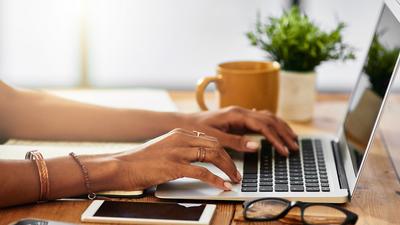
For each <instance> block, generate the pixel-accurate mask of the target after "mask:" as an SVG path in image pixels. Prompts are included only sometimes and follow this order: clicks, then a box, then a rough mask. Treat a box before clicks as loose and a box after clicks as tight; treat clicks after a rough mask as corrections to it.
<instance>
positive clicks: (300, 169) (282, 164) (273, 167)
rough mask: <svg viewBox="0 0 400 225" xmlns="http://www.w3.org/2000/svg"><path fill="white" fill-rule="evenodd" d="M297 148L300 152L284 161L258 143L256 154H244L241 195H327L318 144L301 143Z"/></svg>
mask: <svg viewBox="0 0 400 225" xmlns="http://www.w3.org/2000/svg"><path fill="white" fill-rule="evenodd" d="M300 145H301V151H299V152H294V153H293V152H292V153H290V155H289V157H284V156H281V155H279V154H278V153H277V152H275V151H274V150H273V148H272V146H271V144H269V143H268V142H267V141H266V140H262V142H261V152H260V154H258V153H245V155H244V160H243V180H242V192H257V191H259V192H274V191H275V192H289V191H290V192H320V191H323V192H329V191H330V189H329V181H328V176H327V172H326V166H325V160H324V155H323V151H322V142H321V140H318V139H314V140H313V139H302V140H300ZM258 161H260V163H259V164H258Z"/></svg>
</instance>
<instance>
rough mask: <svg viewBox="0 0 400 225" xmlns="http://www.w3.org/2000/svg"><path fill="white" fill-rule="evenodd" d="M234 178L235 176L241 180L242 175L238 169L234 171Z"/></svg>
mask: <svg viewBox="0 0 400 225" xmlns="http://www.w3.org/2000/svg"><path fill="white" fill-rule="evenodd" d="M236 178H237V179H238V180H239V181H241V180H242V175H240V172H239V171H237V172H236Z"/></svg>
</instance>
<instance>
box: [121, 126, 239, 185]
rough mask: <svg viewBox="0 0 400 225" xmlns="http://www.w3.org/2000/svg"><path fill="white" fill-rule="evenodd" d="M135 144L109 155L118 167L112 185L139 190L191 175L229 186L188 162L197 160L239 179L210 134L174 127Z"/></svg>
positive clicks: (209, 182) (236, 179)
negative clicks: (131, 149)
mask: <svg viewBox="0 0 400 225" xmlns="http://www.w3.org/2000/svg"><path fill="white" fill-rule="evenodd" d="M139 148H140V150H139V151H133V152H123V153H118V154H116V155H114V156H113V158H114V160H115V161H116V164H117V165H118V168H119V169H118V171H119V172H118V173H117V175H116V177H114V179H115V182H116V185H117V186H118V187H116V188H118V189H121V187H122V189H123V190H139V189H145V188H148V187H151V186H153V185H157V184H161V183H165V182H167V181H170V180H175V179H178V178H182V177H189V178H195V179H198V180H201V181H203V182H206V183H208V184H210V185H212V186H215V187H217V188H220V189H223V190H230V189H231V188H232V186H231V183H230V182H227V181H224V180H223V179H222V178H220V177H218V176H216V175H215V174H213V173H211V172H210V171H209V170H208V169H206V168H205V167H201V166H197V165H193V164H191V163H193V162H196V161H199V160H200V161H204V162H207V163H212V164H214V165H215V166H217V167H218V168H219V169H221V170H222V171H223V172H225V173H226V174H227V175H228V177H229V178H230V179H231V180H232V181H233V182H235V183H238V182H240V180H241V176H240V173H239V172H238V170H237V169H236V167H235V164H234V163H233V161H232V159H231V158H230V156H229V155H228V154H227V153H226V151H225V150H224V148H223V147H222V145H221V144H220V143H219V142H218V141H217V139H216V138H214V137H211V136H207V135H204V134H203V135H200V136H197V135H196V134H195V133H194V132H192V131H187V130H184V129H179V128H178V129H174V130H173V131H171V132H169V133H167V134H165V135H163V136H160V137H158V138H155V139H153V140H151V141H149V142H147V143H145V144H143V145H141V146H139ZM203 151H204V152H203Z"/></svg>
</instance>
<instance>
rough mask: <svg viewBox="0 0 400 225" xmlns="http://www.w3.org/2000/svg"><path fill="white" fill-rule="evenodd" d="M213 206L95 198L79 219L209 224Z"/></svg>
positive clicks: (90, 220) (107, 221)
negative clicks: (115, 200)
mask: <svg viewBox="0 0 400 225" xmlns="http://www.w3.org/2000/svg"><path fill="white" fill-rule="evenodd" d="M215 209H216V205H211V204H191V203H169V202H166V203H164V202H114V201H104V200H95V201H93V202H92V204H91V205H90V206H89V207H88V208H87V209H86V211H85V212H84V213H83V214H82V216H81V221H82V222H97V223H133V224H135V223H141V224H171V223H174V224H188V225H189V224H196V225H208V224H210V221H211V219H212V217H213V215H214V212H215Z"/></svg>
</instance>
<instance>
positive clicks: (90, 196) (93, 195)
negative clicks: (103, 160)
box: [69, 152, 96, 200]
mask: <svg viewBox="0 0 400 225" xmlns="http://www.w3.org/2000/svg"><path fill="white" fill-rule="evenodd" d="M69 155H70V156H71V157H72V158H73V159H74V160H75V162H76V163H78V165H79V167H80V168H81V170H82V174H83V179H84V183H85V187H86V191H87V193H88V199H90V200H93V199H95V198H96V193H94V192H93V191H92V188H91V185H90V179H89V171H88V169H87V167H86V166H85V165H84V164H83V163H82V162H81V160H80V159H79V157H78V156H77V155H76V154H75V153H73V152H71V153H69Z"/></svg>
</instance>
